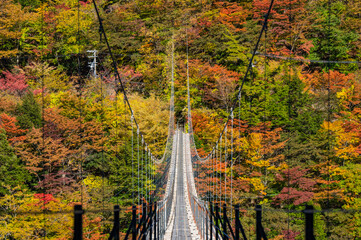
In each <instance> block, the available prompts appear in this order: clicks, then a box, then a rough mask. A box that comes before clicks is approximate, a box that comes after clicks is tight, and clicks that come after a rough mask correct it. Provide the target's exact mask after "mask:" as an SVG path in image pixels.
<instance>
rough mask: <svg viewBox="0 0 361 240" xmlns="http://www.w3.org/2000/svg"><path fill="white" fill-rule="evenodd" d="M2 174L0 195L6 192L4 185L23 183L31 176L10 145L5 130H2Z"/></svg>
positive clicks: (0, 172)
mask: <svg viewBox="0 0 361 240" xmlns="http://www.w3.org/2000/svg"><path fill="white" fill-rule="evenodd" d="M0 176H1V178H0V186H1V187H0V196H2V195H4V194H6V188H5V187H4V186H10V187H15V186H17V185H23V183H24V182H25V181H26V180H27V179H28V177H27V176H29V175H28V173H27V172H26V170H25V169H23V167H22V166H21V164H20V161H19V159H18V158H17V157H16V155H15V153H14V150H13V148H12V147H11V146H10V145H9V142H8V140H7V139H6V134H5V132H4V131H3V130H1V131H0Z"/></svg>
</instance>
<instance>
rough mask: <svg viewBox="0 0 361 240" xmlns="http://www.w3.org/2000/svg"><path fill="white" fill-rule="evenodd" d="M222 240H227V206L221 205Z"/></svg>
mask: <svg viewBox="0 0 361 240" xmlns="http://www.w3.org/2000/svg"><path fill="white" fill-rule="evenodd" d="M222 225H223V226H222V228H223V239H228V236H227V205H226V204H223V224H222Z"/></svg>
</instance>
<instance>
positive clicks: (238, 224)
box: [234, 204, 241, 240]
mask: <svg viewBox="0 0 361 240" xmlns="http://www.w3.org/2000/svg"><path fill="white" fill-rule="evenodd" d="M234 218H235V223H236V229H235V234H236V236H235V237H236V239H235V240H239V228H240V225H241V223H240V222H239V204H237V205H236V206H235V207H234Z"/></svg>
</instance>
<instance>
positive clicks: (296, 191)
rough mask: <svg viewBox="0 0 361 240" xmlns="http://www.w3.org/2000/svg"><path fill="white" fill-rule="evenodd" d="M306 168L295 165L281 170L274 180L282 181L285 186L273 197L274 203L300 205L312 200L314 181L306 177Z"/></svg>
mask: <svg viewBox="0 0 361 240" xmlns="http://www.w3.org/2000/svg"><path fill="white" fill-rule="evenodd" d="M306 174H307V170H306V169H300V167H295V168H291V169H286V170H283V171H282V173H281V174H278V175H277V176H276V180H277V181H280V182H283V184H285V185H287V186H285V187H284V188H283V189H282V190H281V192H280V193H279V194H278V195H277V196H276V197H274V200H275V202H276V203H281V202H283V203H286V204H290V203H292V204H294V205H300V204H302V203H305V202H308V201H310V200H312V198H313V196H314V193H313V187H314V186H315V185H316V181H315V180H313V179H310V178H307V177H306Z"/></svg>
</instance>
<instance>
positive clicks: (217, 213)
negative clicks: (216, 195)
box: [215, 203, 221, 240]
mask: <svg viewBox="0 0 361 240" xmlns="http://www.w3.org/2000/svg"><path fill="white" fill-rule="evenodd" d="M215 210H216V215H215V216H216V217H215V218H216V219H215V220H216V240H219V234H218V232H221V231H220V229H219V224H218V217H219V206H218V203H216V204H215Z"/></svg>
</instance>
